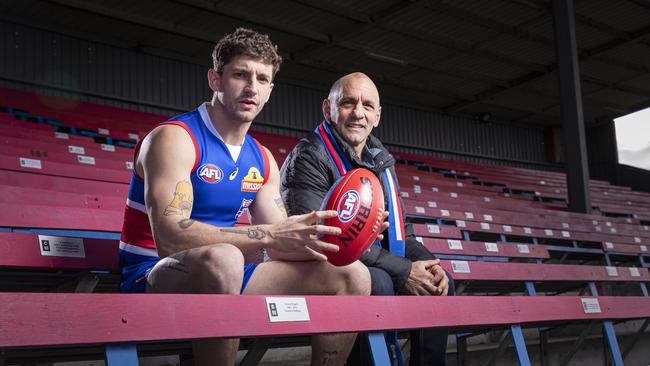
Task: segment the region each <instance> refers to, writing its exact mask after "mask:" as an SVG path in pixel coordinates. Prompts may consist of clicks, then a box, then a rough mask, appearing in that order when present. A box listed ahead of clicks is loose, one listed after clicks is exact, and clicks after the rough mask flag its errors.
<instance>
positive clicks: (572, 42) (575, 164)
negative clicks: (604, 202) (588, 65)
mask: <svg viewBox="0 0 650 366" xmlns="http://www.w3.org/2000/svg"><path fill="white" fill-rule="evenodd" d="M574 13H575V11H574V8H573V0H554V1H553V28H554V31H555V42H556V53H557V60H558V62H557V64H558V74H559V78H558V79H559V87H560V107H561V108H560V110H561V117H562V127H563V128H562V130H563V133H564V145H565V158H566V176H567V188H568V194H569V210H570V211H573V212H581V213H587V214H589V213H591V197H590V194H589V164H588V162H587V141H586V140H587V139H586V136H585V126H584V117H583V112H582V97H581V95H582V93H581V90H580V68H579V66H578V47H577V45H576V29H575V20H574Z"/></svg>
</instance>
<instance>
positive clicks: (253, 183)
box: [241, 167, 264, 192]
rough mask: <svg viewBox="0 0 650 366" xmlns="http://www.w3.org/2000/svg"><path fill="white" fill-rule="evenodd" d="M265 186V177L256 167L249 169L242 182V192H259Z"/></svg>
mask: <svg viewBox="0 0 650 366" xmlns="http://www.w3.org/2000/svg"><path fill="white" fill-rule="evenodd" d="M262 184H264V177H263V176H262V174H260V171H259V170H258V169H257V168H256V167H252V168H250V169H248V174H246V176H245V177H244V179H242V181H241V190H242V192H257V191H259V190H260V188H262Z"/></svg>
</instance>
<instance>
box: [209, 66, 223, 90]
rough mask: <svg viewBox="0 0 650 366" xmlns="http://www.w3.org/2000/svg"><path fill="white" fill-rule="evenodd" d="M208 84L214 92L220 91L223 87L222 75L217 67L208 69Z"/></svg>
mask: <svg viewBox="0 0 650 366" xmlns="http://www.w3.org/2000/svg"><path fill="white" fill-rule="evenodd" d="M208 85H209V86H210V89H212V91H213V92H218V91H219V90H220V88H221V75H219V73H218V72H217V70H215V69H212V68H211V69H209V70H208Z"/></svg>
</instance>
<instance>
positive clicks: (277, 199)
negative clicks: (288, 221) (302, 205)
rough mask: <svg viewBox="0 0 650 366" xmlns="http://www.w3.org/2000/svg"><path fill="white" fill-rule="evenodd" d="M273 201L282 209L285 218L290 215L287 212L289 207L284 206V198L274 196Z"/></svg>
mask: <svg viewBox="0 0 650 366" xmlns="http://www.w3.org/2000/svg"><path fill="white" fill-rule="evenodd" d="M273 202H275V205H276V206H278V208H279V209H280V211H282V216H284V217H285V218H286V217H289V215H288V214H287V208H286V207H285V206H284V201H282V198H280V197H278V198H274V199H273Z"/></svg>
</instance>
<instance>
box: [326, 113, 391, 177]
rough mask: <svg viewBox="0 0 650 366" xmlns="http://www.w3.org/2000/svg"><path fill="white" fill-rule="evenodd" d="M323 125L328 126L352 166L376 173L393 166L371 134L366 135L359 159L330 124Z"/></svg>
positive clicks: (387, 153)
mask: <svg viewBox="0 0 650 366" xmlns="http://www.w3.org/2000/svg"><path fill="white" fill-rule="evenodd" d="M324 123H327V124H328V126H329V127H330V131H331V132H332V136H334V138H335V139H336V142H337V143H338V144H339V146H340V147H341V149H343V153H344V154H345V155H346V157H347V158H348V160H350V162H352V164H353V165H355V166H362V167H364V168H368V169H371V170H374V171H378V172H379V171H382V170H384V169H386V168H389V167H391V166H394V165H395V158H393V156H392V155H391V154H390V152H388V150H387V149H386V148H385V147H384V145H383V144H382V143H381V141H379V139H378V138H376V137H375V136H373V135H372V134H370V135H368V139H366V146H364V148H363V154H362V155H363V156H362V157H359V156H357V153H356V152H355V151H354V149H353V148H352V146H350V144H348V143H347V142H346V141H345V140H344V139H343V138H342V137H341V135H340V134H339V132H338V131H337V130H336V128H335V126H334V125H333V124H332V123H330V122H328V121H325V122H324Z"/></svg>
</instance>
